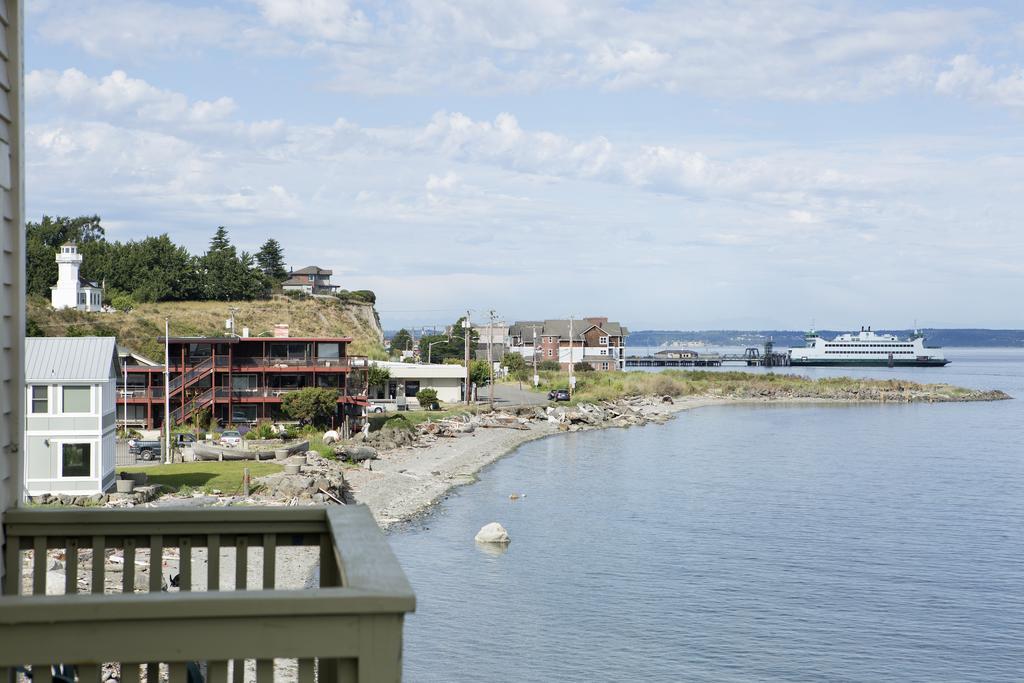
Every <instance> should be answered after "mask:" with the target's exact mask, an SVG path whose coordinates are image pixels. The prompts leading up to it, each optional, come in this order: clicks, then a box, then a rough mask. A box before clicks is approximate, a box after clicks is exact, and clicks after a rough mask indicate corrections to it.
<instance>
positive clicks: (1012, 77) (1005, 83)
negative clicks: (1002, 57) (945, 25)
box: [935, 55, 1024, 107]
mask: <svg viewBox="0 0 1024 683" xmlns="http://www.w3.org/2000/svg"><path fill="white" fill-rule="evenodd" d="M935 89H936V91H938V92H939V93H942V94H944V95H954V96H957V97H964V98H967V99H972V100H981V101H986V102H993V103H995V104H1000V105H1004V106H1008V107H1022V106H1024V70H1020V69H1017V70H1015V71H1014V72H1013V73H1010V74H1008V75H1006V76H1003V77H1001V78H1000V77H997V76H996V72H995V69H994V68H992V67H990V66H985V65H983V64H981V63H980V62H979V61H978V60H977V58H976V57H974V56H973V55H957V56H956V57H954V58H953V60H952V61H951V62H950V66H949V69H947V70H946V71H943V72H942V73H941V74H939V77H938V79H937V80H936V81H935Z"/></svg>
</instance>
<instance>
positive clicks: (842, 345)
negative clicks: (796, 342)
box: [789, 327, 949, 367]
mask: <svg viewBox="0 0 1024 683" xmlns="http://www.w3.org/2000/svg"><path fill="white" fill-rule="evenodd" d="M947 363H949V361H948V360H947V359H946V357H945V356H944V355H943V354H942V352H941V350H939V349H936V348H932V347H928V346H925V345H924V335H922V334H920V333H919V332H918V331H917V330H914V334H912V335H911V336H910V338H909V339H900V338H899V337H897V336H896V335H894V334H878V333H876V332H872V331H871V328H870V327H868V328H867V329H865V328H863V327H862V328H860V332H859V333H858V332H853V333H850V334H841V335H839V336H838V337H836V338H835V339H833V340H831V341H829V340H827V339H825V338H824V337H822V336H821V335H820V334H818V333H817V332H815V331H814V330H811V331H810V332H808V333H807V334H805V335H804V347H803V348H802V349H790V350H789V364H790V365H861V366H887V367H897V366H908V365H913V366H935V367H941V366H943V365H946V364H947Z"/></svg>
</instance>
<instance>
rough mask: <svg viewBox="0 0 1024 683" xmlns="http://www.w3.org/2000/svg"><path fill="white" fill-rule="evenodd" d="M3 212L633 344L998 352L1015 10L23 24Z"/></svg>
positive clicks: (321, 1)
mask: <svg viewBox="0 0 1024 683" xmlns="http://www.w3.org/2000/svg"><path fill="white" fill-rule="evenodd" d="M26 34H27V37H26V111H27V118H28V127H27V133H26V146H27V168H28V180H29V184H28V207H29V215H30V217H31V218H34V219H35V218H38V217H39V216H41V215H43V214H44V213H45V214H51V215H78V214H92V213H98V214H99V215H101V216H102V217H103V222H104V225H105V226H106V228H107V233H108V236H109V237H110V238H112V239H130V238H137V237H141V236H144V235H148V234H156V233H160V232H165V231H166V232H169V233H170V234H171V235H172V236H173V237H174V238H175V239H176V240H177V241H179V242H182V243H184V244H186V245H187V246H188V247H189V248H191V249H192V250H193V251H195V252H197V253H199V252H201V251H202V250H204V249H205V246H206V244H207V242H208V240H209V237H210V235H211V233H212V232H213V230H214V228H215V227H216V226H217V225H225V226H227V227H228V229H229V230H230V232H231V235H232V237H233V239H234V240H235V241H236V243H237V244H238V245H239V246H240V247H242V248H245V249H249V250H255V249H256V248H258V246H259V244H260V243H262V242H263V240H265V239H266V238H267V237H271V236H273V237H276V238H277V239H279V240H280V241H281V242H282V243H284V245H285V247H286V255H287V258H288V261H289V263H290V264H291V265H294V266H296V267H301V266H305V265H309V264H317V265H320V266H323V267H327V268H331V269H333V270H334V272H335V281H336V282H338V283H340V284H341V285H342V286H343V287H345V288H347V289H373V290H375V291H376V292H377V295H378V308H379V309H380V311H381V314H382V317H383V319H384V323H385V325H386V326H388V327H395V326H398V325H402V324H422V323H434V322H437V323H444V322H449V321H451V320H453V319H454V318H455V317H456V316H457V315H458V313H459V311H460V310H465V309H467V308H469V309H472V310H473V311H474V312H475V315H480V314H482V313H483V312H484V311H486V310H488V309H494V310H496V311H497V312H498V314H499V315H501V316H503V317H505V318H508V319H516V318H534V317H537V318H540V317H563V316H567V315H569V314H574V315H608V316H610V317H612V318H613V319H618V320H621V321H622V322H623V323H625V324H627V325H629V326H630V327H632V328H633V329H643V328H686V329H692V328H719V327H744V328H745V327H793V328H802V327H805V326H806V325H808V324H810V322H811V320H814V321H816V322H817V323H818V325H819V326H821V327H826V326H827V327H836V328H855V327H857V326H858V325H861V324H873V325H875V326H876V327H884V326H909V325H911V324H912V323H913V321H914V320H917V321H919V322H920V323H921V324H922V325H926V326H934V327H941V326H986V327H1021V326H1024V319H1022V316H1021V311H1022V308H1021V306H1020V301H1021V300H1022V299H1024V225H1022V217H1024V137H1022V123H1024V70H1022V67H1024V9H1022V6H1021V5H1020V4H1019V3H1017V2H1013V1H1009V2H987V3H984V4H976V5H971V4H968V3H962V2H957V3H949V4H948V6H943V5H942V4H941V3H936V2H928V3H899V2H880V1H879V2H875V1H871V0H867V1H865V0H860V1H850V2H799V1H793V2H773V1H770V0H759V1H757V2H730V1H721V0H705V1H695V2H684V1H682V0H676V1H668V2H658V1H657V0H648V1H643V0H637V1H636V2H627V3H615V4H613V3H608V2H603V1H602V0H580V1H579V2H576V1H575V0H506V1H503V2H493V1H491V0H464V1H459V0H398V1H395V2H376V1H372V0H371V1H369V2H360V1H357V0H350V1H346V0H228V1H225V2H221V3H201V2H184V1H181V0H178V1H175V2H157V1H154V0H129V1H121V0H117V1H115V0H102V1H92V0H64V1H59V0H49V1H48V0H27V19H26Z"/></svg>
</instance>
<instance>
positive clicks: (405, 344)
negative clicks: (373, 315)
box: [391, 327, 412, 351]
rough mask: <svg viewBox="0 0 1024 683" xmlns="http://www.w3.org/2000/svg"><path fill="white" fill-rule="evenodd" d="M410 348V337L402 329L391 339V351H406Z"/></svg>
mask: <svg viewBox="0 0 1024 683" xmlns="http://www.w3.org/2000/svg"><path fill="white" fill-rule="evenodd" d="M411 348H412V335H411V334H409V330H407V329H405V328H404V327H403V328H402V329H400V330H399V331H398V332H395V336H394V337H392V338H391V350H392V351H408V350H409V349H411Z"/></svg>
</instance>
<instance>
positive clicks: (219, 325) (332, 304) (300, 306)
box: [28, 296, 383, 361]
mask: <svg viewBox="0 0 1024 683" xmlns="http://www.w3.org/2000/svg"><path fill="white" fill-rule="evenodd" d="M231 308H235V309H236V313H235V320H236V324H237V325H238V329H239V331H241V329H242V328H243V327H248V328H249V330H250V334H252V336H258V335H260V334H270V333H272V331H273V329H274V325H275V324H276V323H287V324H288V325H289V328H290V329H289V331H290V333H291V335H292V336H293V337H299V336H310V337H352V338H353V340H354V343H353V344H352V347H351V348H350V353H353V354H356V355H368V356H372V357H380V356H381V355H383V347H382V346H381V342H382V341H383V336H382V332H381V329H380V324H379V322H378V320H377V314H376V312H375V311H374V308H373V306H372V305H370V304H363V303H356V302H343V301H340V300H338V299H333V298H314V297H304V298H291V297H286V296H275V297H272V298H270V299H266V300H256V301H167V302H163V303H155V304H139V305H138V306H137V307H136V308H134V309H133V310H131V311H127V312H125V311H118V312H116V313H83V312H80V311H76V310H73V309H67V310H61V311H57V310H54V309H53V308H51V307H50V305H49V302H48V301H46V300H44V299H41V298H39V297H30V298H29V301H28V318H29V320H30V321H31V327H32V329H33V330H34V334H39V333H40V332H41V333H42V334H44V335H46V336H50V337H52V336H62V335H66V336H72V337H75V336H85V335H98V336H115V337H117V341H118V343H120V344H124V345H126V346H128V347H129V348H131V349H133V350H134V351H137V352H139V353H141V354H143V355H145V356H149V357H151V358H152V359H154V360H157V361H159V360H160V359H162V358H163V353H164V352H163V347H162V346H161V345H160V343H159V342H158V341H157V337H159V336H161V335H163V333H164V318H165V317H169V318H170V319H171V334H172V335H179V336H203V335H207V336H217V335H221V334H224V320H225V319H226V318H227V317H228V315H229V314H230V309H231Z"/></svg>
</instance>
